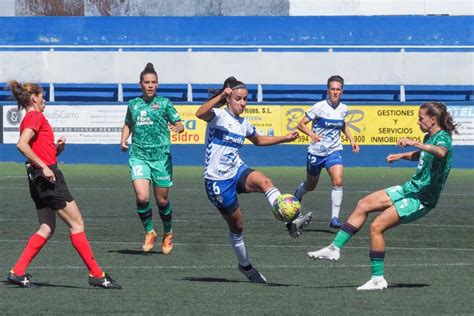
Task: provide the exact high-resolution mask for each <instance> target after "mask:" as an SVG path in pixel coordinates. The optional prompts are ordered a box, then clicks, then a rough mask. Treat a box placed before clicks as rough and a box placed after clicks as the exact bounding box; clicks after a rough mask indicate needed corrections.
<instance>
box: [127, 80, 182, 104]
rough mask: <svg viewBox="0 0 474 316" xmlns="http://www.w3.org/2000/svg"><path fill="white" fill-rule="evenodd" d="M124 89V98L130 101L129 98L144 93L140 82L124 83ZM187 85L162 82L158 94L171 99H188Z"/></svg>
mask: <svg viewBox="0 0 474 316" xmlns="http://www.w3.org/2000/svg"><path fill="white" fill-rule="evenodd" d="M122 89H123V100H124V101H125V102H128V101H129V100H131V99H133V98H136V97H139V96H141V95H142V91H141V89H140V86H139V85H138V84H124V85H123V86H122ZM187 89H188V87H187V85H186V84H165V83H160V86H159V87H158V95H160V96H163V97H166V98H168V99H170V100H171V101H180V102H185V101H187V93H188V92H187Z"/></svg>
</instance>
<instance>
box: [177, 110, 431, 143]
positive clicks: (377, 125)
mask: <svg viewBox="0 0 474 316" xmlns="http://www.w3.org/2000/svg"><path fill="white" fill-rule="evenodd" d="M198 107H199V105H192V106H189V105H181V106H180V105H178V106H176V109H177V110H178V113H179V115H180V116H181V118H182V119H183V122H184V126H185V128H186V130H185V131H184V133H182V134H179V135H176V134H172V136H171V138H172V139H171V140H172V142H173V143H174V144H204V143H205V132H206V122H204V121H202V120H199V119H198V118H196V116H195V115H194V113H195V112H196V110H197V109H198ZM310 107H311V106H307V105H292V106H286V105H284V106H279V105H248V106H247V108H246V109H245V113H244V114H243V115H242V116H243V117H245V118H246V119H247V120H249V122H250V123H251V124H252V125H254V126H255V128H256V130H257V133H259V134H260V135H270V136H273V135H284V134H286V133H288V132H289V131H293V130H295V129H296V125H297V124H298V122H299V121H300V120H301V119H302V118H303V117H304V115H305V111H307V110H309V108H310ZM418 108H419V107H418V106H397V105H393V106H388V105H380V106H377V105H373V106H364V105H351V106H349V114H348V115H347V117H346V124H347V126H348V128H349V130H350V132H351V134H352V136H353V137H354V139H355V140H356V141H357V143H359V144H360V145H392V144H394V143H396V142H397V140H399V139H400V138H404V137H408V138H412V139H416V140H418V141H422V139H423V133H422V132H421V131H420V129H419V127H418V124H417V122H418ZM300 136H301V137H300V138H299V139H297V140H296V141H295V142H293V143H292V144H295V145H302V144H304V145H307V144H309V137H307V136H306V135H301V133H300ZM342 140H343V143H344V144H348V142H347V140H346V139H345V137H344V135H343V136H342ZM246 142H247V143H248V141H246Z"/></svg>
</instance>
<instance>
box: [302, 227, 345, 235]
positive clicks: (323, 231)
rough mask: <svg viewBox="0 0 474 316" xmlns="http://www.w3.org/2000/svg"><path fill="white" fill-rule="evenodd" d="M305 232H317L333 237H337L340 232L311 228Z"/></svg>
mask: <svg viewBox="0 0 474 316" xmlns="http://www.w3.org/2000/svg"><path fill="white" fill-rule="evenodd" d="M304 232H315V233H325V234H331V235H336V234H337V232H338V230H336V229H311V228H305V229H304Z"/></svg>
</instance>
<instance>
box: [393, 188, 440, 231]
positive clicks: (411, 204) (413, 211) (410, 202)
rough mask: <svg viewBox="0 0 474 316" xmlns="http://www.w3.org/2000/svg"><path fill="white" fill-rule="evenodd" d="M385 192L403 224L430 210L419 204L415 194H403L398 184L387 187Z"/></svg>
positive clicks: (420, 216)
mask: <svg viewBox="0 0 474 316" xmlns="http://www.w3.org/2000/svg"><path fill="white" fill-rule="evenodd" d="M385 192H386V193H387V195H388V196H389V197H390V199H391V200H392V202H393V205H395V209H396V210H397V213H398V216H399V217H400V221H401V222H402V223H404V224H406V223H410V222H413V221H414V220H417V219H419V218H422V217H423V216H425V215H426V214H428V213H429V212H430V211H431V210H432V209H431V208H429V207H426V206H424V205H423V204H421V202H420V200H419V199H418V197H417V196H416V195H415V194H413V193H408V194H405V192H404V191H403V188H402V187H401V186H400V185H397V186H394V187H390V188H387V189H385Z"/></svg>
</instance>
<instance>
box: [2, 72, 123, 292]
mask: <svg viewBox="0 0 474 316" xmlns="http://www.w3.org/2000/svg"><path fill="white" fill-rule="evenodd" d="M9 88H10V89H11V91H12V95H13V97H14V98H15V99H16V101H17V103H18V108H19V109H20V110H23V109H24V110H26V115H25V118H24V119H23V121H22V122H21V124H20V139H19V140H18V144H17V148H18V149H19V151H20V152H21V153H22V154H23V155H24V156H25V157H26V158H27V159H28V163H27V165H26V166H27V173H28V182H29V187H30V194H31V197H32V199H33V201H34V203H35V205H36V209H37V213H38V220H39V229H38V231H37V232H36V233H35V234H33V235H32V236H31V237H30V239H29V240H28V243H27V244H26V247H25V249H24V250H23V253H22V254H21V256H20V258H19V259H18V261H17V263H16V264H15V266H14V267H13V268H12V269H11V270H10V273H9V274H8V277H7V280H8V282H9V283H12V284H16V285H19V286H21V287H24V288H34V287H37V285H35V284H34V283H31V282H30V278H31V276H30V275H29V274H26V269H27V267H28V265H29V264H30V262H31V261H32V260H33V258H34V257H35V256H36V255H37V254H38V253H39V252H40V250H41V248H43V246H44V245H45V244H46V242H47V241H48V239H50V238H51V236H52V235H53V233H54V230H55V228H56V214H57V215H58V216H59V217H60V218H61V219H62V220H63V221H64V222H65V223H66V224H67V225H68V226H69V231H70V233H71V235H70V237H71V242H72V245H73V247H74V248H75V249H76V251H77V252H78V254H79V256H81V258H82V260H83V261H84V263H85V264H86V266H87V268H88V269H89V284H90V285H93V286H99V287H103V288H105V289H120V288H121V286H120V285H119V284H118V283H117V282H116V281H115V280H113V279H112V278H111V277H110V276H109V275H107V274H106V273H104V271H103V270H102V269H101V268H100V266H99V265H98V264H97V262H96V260H95V258H94V254H93V253H92V249H91V247H90V245H89V241H88V240H87V237H86V233H85V232H84V221H83V219H82V215H81V212H80V210H79V207H78V206H77V204H76V202H75V201H74V198H73V197H72V195H71V193H70V192H69V189H68V187H67V185H66V181H65V179H64V176H63V174H62V173H61V171H60V170H59V168H58V166H57V160H56V156H57V155H59V154H60V153H61V152H62V151H63V150H64V146H65V144H66V143H65V140H64V139H63V138H59V139H58V142H57V144H54V134H53V129H52V128H51V125H49V122H48V120H47V119H46V117H45V116H44V115H43V112H44V109H45V102H44V99H43V89H42V88H41V87H40V86H39V85H37V84H33V83H24V84H20V83H18V82H17V81H10V82H9Z"/></svg>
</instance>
